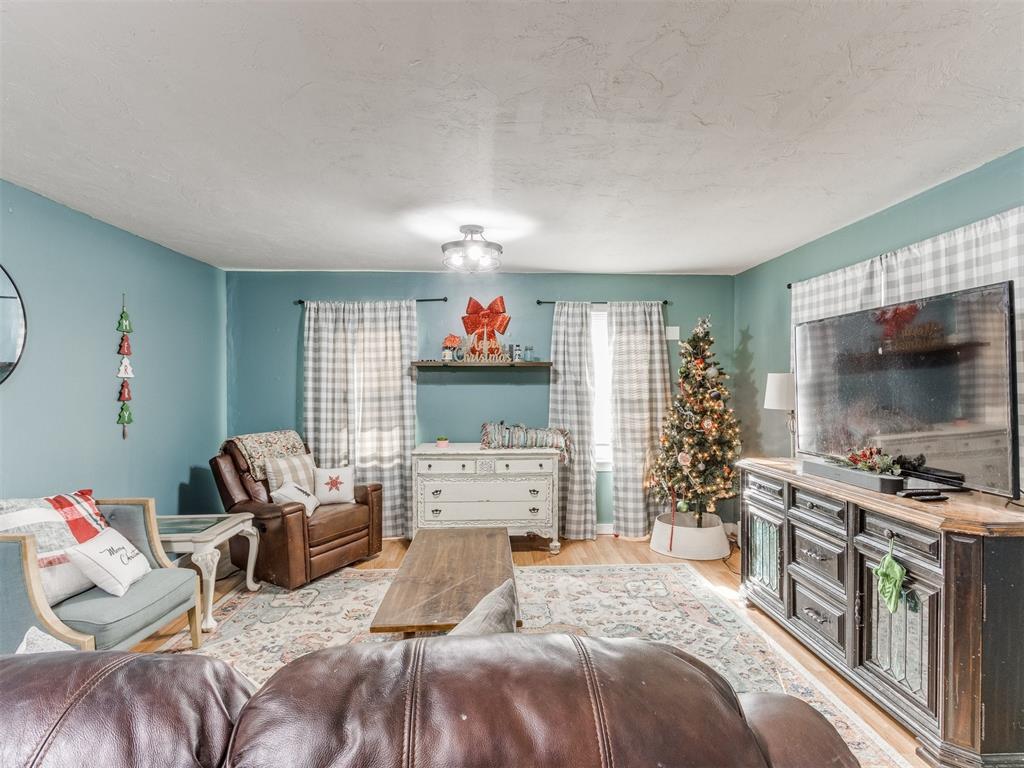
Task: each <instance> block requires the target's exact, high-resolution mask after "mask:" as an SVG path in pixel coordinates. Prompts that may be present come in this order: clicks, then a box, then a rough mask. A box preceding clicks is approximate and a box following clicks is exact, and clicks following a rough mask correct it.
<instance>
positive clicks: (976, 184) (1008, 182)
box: [734, 149, 1024, 456]
mask: <svg viewBox="0 0 1024 768" xmlns="http://www.w3.org/2000/svg"><path fill="white" fill-rule="evenodd" d="M1018 205H1024V149H1018V150H1016V151H1014V152H1011V153H1010V154H1008V155H1004V156H1003V157H1000V158H998V159H996V160H993V161H992V162H990V163H987V164H986V165H983V166H981V167H980V168H976V169H975V170H973V171H970V172H968V173H965V174H963V175H962V176H958V177H957V178H955V179H952V180H950V181H947V182H945V183H944V184H940V185H938V186H936V187H933V188H932V189H929V190H927V191H925V192H922V193H921V194H919V195H916V196H914V197H912V198H910V199H908V200H904V201H903V202H901V203H898V204H897V205H894V206H892V207H891V208H886V209H885V210H884V211H881V212H880V213H876V214H875V215H873V216H869V217H867V218H865V219H862V220H860V221H858V222H856V223H854V224H850V225H849V226H847V227H843V228H842V229H840V230H837V231H835V232H833V233H831V234H829V235H825V236H824V237H821V238H818V239H817V240H814V241H812V242H810V243H807V244H806V245H802V246H800V247H799V248H795V249H794V250H792V251H789V252H788V253H785V254H783V255H781V256H779V257H778V258H775V259H772V260H771V261H768V262H765V263H764V264H761V265H759V266H757V267H754V268H753V269H749V270H747V271H746V272H743V273H742V274H740V275H737V276H736V281H735V321H734V328H735V337H734V343H735V350H736V351H735V361H736V366H737V367H738V368H739V373H740V377H739V380H740V385H739V386H738V387H737V391H736V403H737V411H738V413H739V415H740V417H741V419H742V420H743V424H744V439H743V444H744V453H745V454H747V455H755V456H756V455H762V456H768V455H785V454H786V453H788V451H789V433H788V431H787V430H786V425H785V416H784V414H782V413H780V412H773V411H763V410H762V409H761V407H760V406H761V403H762V401H763V398H764V383H765V378H766V375H767V374H768V373H769V372H770V371H788V370H789V291H788V290H787V288H786V284H787V283H791V282H795V281H799V280H804V279H807V278H809V277H814V276H816V275H820V274H824V273H825V272H829V271H831V270H833V269H839V268H840V267H845V266H848V265H850V264H854V263H856V262H858V261H863V260H864V259H869V258H871V257H873V256H878V255H879V254H881V253H886V252H888V251H891V250H894V249H896V248H901V247H903V246H905V245H910V244H911V243H915V242H917V241H919V240H924V239H926V238H929V237H933V236H935V235H938V234H941V233H942V232H947V231H949V230H951V229H956V228H957V227H962V226H964V225H965V224H970V223H971V222H973V221H977V220H978V219H983V218H985V217H986V216H991V215H992V214H994V213H999V212H1000V211H1005V210H1007V209H1008V208H1013V207H1015V206H1018Z"/></svg>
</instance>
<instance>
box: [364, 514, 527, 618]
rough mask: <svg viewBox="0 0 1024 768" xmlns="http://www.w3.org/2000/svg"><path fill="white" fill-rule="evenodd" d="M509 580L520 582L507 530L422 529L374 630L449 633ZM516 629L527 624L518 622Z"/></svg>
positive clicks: (401, 568)
mask: <svg viewBox="0 0 1024 768" xmlns="http://www.w3.org/2000/svg"><path fill="white" fill-rule="evenodd" d="M505 579H512V581H513V583H515V570H514V568H513V566H512V548H511V547H510V546H509V539H508V529H506V528H445V529H436V530H432V529H424V528H421V529H420V530H419V531H417V532H416V538H414V539H413V541H412V544H411V545H410V546H409V551H408V552H406V554H405V559H404V560H403V561H402V566H401V567H400V568H399V569H398V574H397V575H396V576H395V580H394V581H392V582H391V586H390V587H388V591H387V594H386V595H384V600H383V601H381V604H380V607H379V608H378V609H377V613H376V615H375V616H374V617H373V621H372V622H371V624H370V631H371V632H402V633H404V634H405V636H406V637H410V636H412V635H414V634H415V633H417V632H437V631H442V632H447V631H448V630H450V629H452V628H453V627H454V626H455V625H456V624H458V623H459V622H460V621H462V620H463V619H464V618H466V615H467V614H468V613H469V612H470V611H472V610H473V608H475V607H476V604H477V603H479V602H480V599H481V598H482V597H484V595H486V594H487V593H488V592H490V591H491V590H493V589H494V588H496V587H499V586H501V585H502V584H503V583H504V581H505ZM518 612H519V611H518V604H517V607H516V613H517V614H518ZM516 625H517V626H522V625H523V622H522V621H521V620H518V619H517V620H516Z"/></svg>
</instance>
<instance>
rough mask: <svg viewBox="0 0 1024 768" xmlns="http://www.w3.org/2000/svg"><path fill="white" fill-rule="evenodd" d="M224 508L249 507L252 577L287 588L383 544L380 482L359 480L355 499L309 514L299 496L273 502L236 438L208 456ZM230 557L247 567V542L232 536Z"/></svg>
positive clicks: (374, 552) (360, 557)
mask: <svg viewBox="0 0 1024 768" xmlns="http://www.w3.org/2000/svg"><path fill="white" fill-rule="evenodd" d="M210 468H211V469H212V470H213V477H214V480H216V481H217V490H218V491H220V498H221V501H222V502H223V503H224V509H225V511H227V512H252V515H253V518H254V520H253V523H254V525H255V526H256V529H257V530H258V531H259V532H260V548H259V552H258V553H257V557H256V578H257V579H262V580H264V581H269V582H270V583H271V584H277V585H278V586H281V587H286V588H287V589H297V588H298V587H301V586H302V585H303V584H306V583H307V582H310V581H312V580H313V579H316V578H319V577H320V576H323V575H324V574H326V573H330V572H331V571H336V570H337V569H339V568H342V567H344V566H346V565H350V564H351V563H354V562H356V561H357V560H364V559H366V558H368V557H372V556H374V555H377V554H379V553H380V550H381V486H380V484H379V483H371V484H370V485H357V486H356V489H355V497H356V501H355V503H354V504H322V505H321V506H319V507H317V509H316V511H315V512H313V514H312V515H311V516H310V517H306V512H305V509H304V508H303V506H302V505H301V504H299V503H298V502H290V503H287V504H274V503H273V502H272V501H271V500H270V492H269V490H268V488H267V483H266V481H265V480H256V479H255V478H254V477H253V475H252V472H251V471H250V469H249V464H248V463H247V462H246V460H245V457H244V456H243V455H242V453H241V451H239V450H238V448H237V446H235V444H234V443H232V442H230V441H229V442H228V443H226V444H225V447H224V450H223V451H221V453H219V454H217V455H216V456H214V457H213V458H212V459H210ZM230 547H231V562H233V563H234V564H235V565H236V566H238V567H239V568H245V563H246V558H247V557H248V553H249V544H248V541H247V540H246V539H244V538H243V537H241V536H235V537H234V538H232V539H231V540H230Z"/></svg>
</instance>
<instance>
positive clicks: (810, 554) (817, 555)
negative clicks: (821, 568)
mask: <svg viewBox="0 0 1024 768" xmlns="http://www.w3.org/2000/svg"><path fill="white" fill-rule="evenodd" d="M800 554H801V555H803V556H804V557H809V558H811V560H817V561H818V562H819V563H821V562H824V561H825V560H828V556H827V555H822V554H820V553H818V552H815V551H814V550H813V549H807V547H800Z"/></svg>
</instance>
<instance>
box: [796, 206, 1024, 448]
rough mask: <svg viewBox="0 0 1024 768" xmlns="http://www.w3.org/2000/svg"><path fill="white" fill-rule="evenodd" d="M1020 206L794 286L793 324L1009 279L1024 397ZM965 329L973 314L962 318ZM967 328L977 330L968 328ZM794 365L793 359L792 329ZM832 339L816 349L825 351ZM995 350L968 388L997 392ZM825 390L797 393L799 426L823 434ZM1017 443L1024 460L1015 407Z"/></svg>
mask: <svg viewBox="0 0 1024 768" xmlns="http://www.w3.org/2000/svg"><path fill="white" fill-rule="evenodd" d="M1022 248H1024V207H1017V208H1011V209H1010V210H1008V211H1004V212H1003V213H998V214H996V215H995V216H990V217H988V218H987V219H982V220H981V221H977V222H975V223H973V224H968V225H967V226H965V227H960V228H959V229H954V230H952V231H951V232H946V233H944V234H941V235H937V236H935V237H932V238H929V239H928V240H922V241H921V242H919V243H914V244H913V245H908V246H907V247H905V248H899V249H897V250H895V251H890V252H889V253H885V254H882V255H881V256H878V257H876V258H873V259H868V260H867V261H863V262H860V263H858V264H853V265H852V266H849V267H846V268H844V269H840V270H836V271H834V272H829V273H828V274H825V275H822V276H821V277H815V278H812V279H810V280H804V281H803V282H799V283H794V284H793V290H792V296H791V297H790V300H791V302H792V310H791V318H792V327H793V328H795V327H796V325H797V324H799V323H804V322H807V321H810V320H819V319H821V318H823V317H831V316H833V315H842V314H845V313H848V312H856V311H858V310H862V309H871V308H873V307H884V306H886V305H889V304H898V303H900V302H903V301H913V300H914V299H921V298H925V297H928V296H935V295H936V294H941V293H949V292H951V291H960V290H965V289H967V288H979V287H981V286H985V285H991V284H993V283H1001V282H1005V281H1007V280H1012V281H1013V287H1014V294H1015V296H1014V317H1015V323H1016V333H1017V345H1016V355H1017V397H1018V398H1019V397H1020V396H1021V394H1022V393H1024V343H1022V335H1024V250H1022ZM958 320H959V321H961V322H964V323H965V325H967V326H968V327H972V325H973V324H974V323H975V321H974V319H973V318H971V317H960V318H958ZM972 330H978V329H977V328H974V327H972ZM793 340H794V343H793V344H792V345H791V347H790V348H791V349H792V350H793V352H792V356H791V363H792V361H793V360H794V359H795V355H796V344H795V332H794V334H793ZM830 343H834V341H830V340H829V339H827V338H826V339H821V340H820V341H819V346H822V347H827V346H828V345H829V344H830ZM803 353H804V354H805V355H822V356H824V357H825V359H829V360H830V359H831V357H832V354H833V350H831V349H827V348H821V349H807V350H804V351H803ZM998 354H999V352H998V350H987V351H982V352H981V353H980V354H979V356H978V358H977V361H976V365H975V366H974V367H973V369H972V370H971V371H970V372H969V373H967V374H965V375H966V376H969V377H970V378H969V380H967V381H963V382H962V384H963V386H965V387H968V388H974V389H977V388H980V387H1001V386H1005V384H1004V383H1002V382H1000V381H999V380H998V376H997V375H994V374H993V371H994V370H998V369H999V367H1000V366H999V364H998V362H997V361H995V360H994V359H993V356H995V355H998ZM830 386H835V385H826V386H825V387H823V388H821V389H819V390H817V391H813V392H804V391H801V392H800V403H799V407H800V412H799V414H798V417H799V421H800V422H801V423H803V424H817V425H822V426H820V428H822V429H828V426H827V425H828V412H829V408H828V404H829V402H831V400H832V397H833V396H834V395H835V394H836V393H834V392H832V391H830V389H829V387H830ZM1017 418H1018V440H1019V441H1020V444H1019V448H1020V452H1021V455H1024V408H1018V409H1017Z"/></svg>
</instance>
